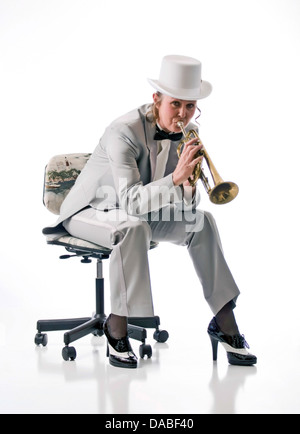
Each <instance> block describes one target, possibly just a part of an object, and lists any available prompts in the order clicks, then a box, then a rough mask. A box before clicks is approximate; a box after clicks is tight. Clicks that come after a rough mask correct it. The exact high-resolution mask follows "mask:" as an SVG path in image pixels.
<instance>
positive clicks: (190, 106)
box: [186, 103, 195, 110]
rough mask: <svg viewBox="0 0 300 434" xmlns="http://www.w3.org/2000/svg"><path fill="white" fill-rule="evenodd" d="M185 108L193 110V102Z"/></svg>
mask: <svg viewBox="0 0 300 434" xmlns="http://www.w3.org/2000/svg"><path fill="white" fill-rule="evenodd" d="M186 108H187V109H188V110H193V109H194V108H195V104H193V103H190V104H187V106H186Z"/></svg>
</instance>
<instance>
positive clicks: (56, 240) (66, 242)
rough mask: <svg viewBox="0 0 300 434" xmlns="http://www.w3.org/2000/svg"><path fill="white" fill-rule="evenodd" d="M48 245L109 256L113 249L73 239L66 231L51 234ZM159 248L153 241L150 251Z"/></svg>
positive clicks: (47, 239)
mask: <svg viewBox="0 0 300 434" xmlns="http://www.w3.org/2000/svg"><path fill="white" fill-rule="evenodd" d="M46 241H47V244H54V245H57V246H64V247H66V248H72V249H74V250H81V251H83V252H92V253H101V254H106V255H109V254H110V253H111V251H112V250H111V249H109V248H107V247H103V246H100V245H99V244H95V243H91V242H90V241H86V240H83V239H81V238H77V237H73V236H72V235H70V234H69V233H68V232H66V231H61V232H57V233H54V234H49V235H47V237H46ZM157 246H158V243H156V242H154V241H151V243H150V249H154V248H155V247H157Z"/></svg>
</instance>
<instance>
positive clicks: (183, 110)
mask: <svg viewBox="0 0 300 434" xmlns="http://www.w3.org/2000/svg"><path fill="white" fill-rule="evenodd" d="M159 100H160V101H159ZM153 101H154V104H156V106H157V109H158V114H159V115H158V116H159V117H158V123H159V125H160V126H161V128H162V129H163V130H165V131H167V132H179V131H180V128H179V127H178V125H177V122H179V121H182V122H183V123H184V126H186V125H187V124H188V123H189V122H190V120H191V119H192V117H193V116H194V113H195V110H196V107H197V101H185V100H182V99H178V98H173V97H171V96H168V95H161V97H160V98H159V96H158V95H157V94H156V93H155V94H154V95H153Z"/></svg>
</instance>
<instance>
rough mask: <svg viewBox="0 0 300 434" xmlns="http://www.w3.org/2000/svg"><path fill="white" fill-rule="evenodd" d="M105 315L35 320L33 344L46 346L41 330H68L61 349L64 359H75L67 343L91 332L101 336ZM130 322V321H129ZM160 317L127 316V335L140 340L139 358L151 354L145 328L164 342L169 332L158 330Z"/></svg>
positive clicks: (73, 349)
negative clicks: (151, 330)
mask: <svg viewBox="0 0 300 434" xmlns="http://www.w3.org/2000/svg"><path fill="white" fill-rule="evenodd" d="M105 320H106V315H104V314H95V315H94V316H93V317H83V318H69V319H49V320H39V321H37V334H36V335H35V344H36V345H43V346H46V345H47V344H48V336H47V334H45V333H43V332H50V331H62V330H68V331H67V332H65V333H64V344H65V347H64V348H63V349H62V357H63V359H64V360H75V358H76V356H77V354H76V350H75V348H74V347H70V346H69V345H70V344H71V343H72V342H75V341H77V340H78V339H80V338H82V337H84V336H87V335H89V334H93V335H94V336H103V334H104V332H103V324H104V322H105ZM131 322H132V323H131ZM159 325H160V319H159V317H158V316H154V317H149V318H144V317H141V318H139V317H134V318H128V336H129V338H130V339H135V340H138V341H140V342H141V345H140V348H139V354H140V357H141V358H144V357H145V356H147V357H148V358H150V357H151V356H152V348H151V345H147V344H146V339H147V330H146V327H147V328H154V329H155V331H154V334H153V338H154V339H155V340H156V341H157V342H166V340H167V339H168V337H169V334H168V332H167V331H166V330H159Z"/></svg>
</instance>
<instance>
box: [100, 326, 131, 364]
mask: <svg viewBox="0 0 300 434" xmlns="http://www.w3.org/2000/svg"><path fill="white" fill-rule="evenodd" d="M108 319H109V318H107V320H106V321H105V323H104V325H103V331H104V334H105V336H106V337H107V341H108V342H107V353H106V355H107V357H109V363H110V364H111V365H112V366H116V367H118V368H136V367H137V357H136V355H135V354H134V352H133V351H132V348H131V345H130V342H129V339H128V336H124V337H123V338H121V339H115V338H113V337H112V336H111V335H110V334H109V331H108V325H107V321H108Z"/></svg>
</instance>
